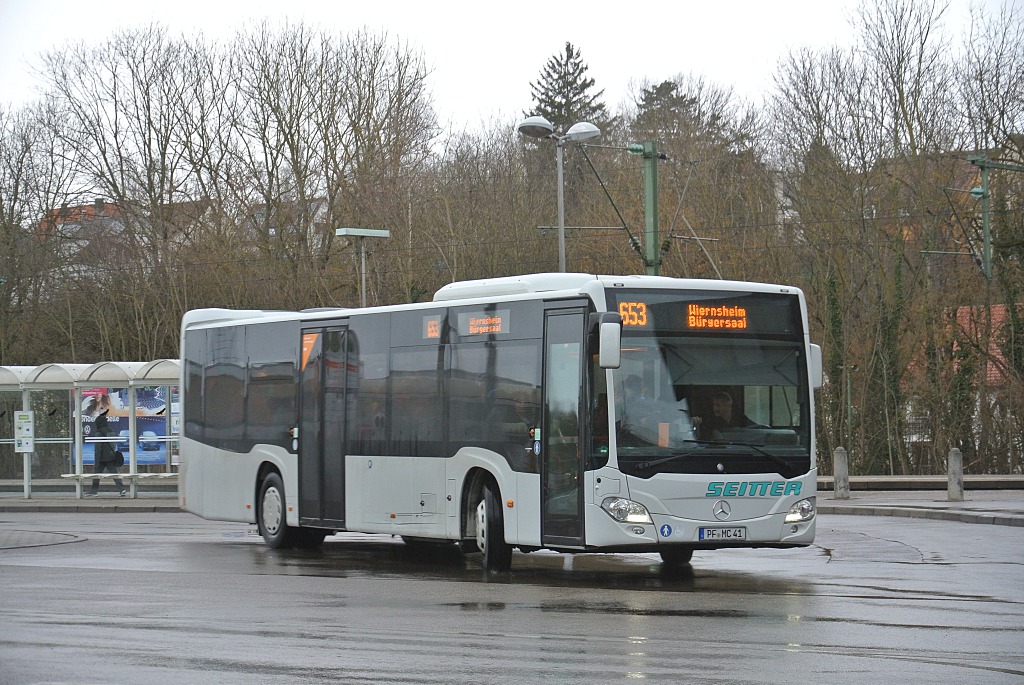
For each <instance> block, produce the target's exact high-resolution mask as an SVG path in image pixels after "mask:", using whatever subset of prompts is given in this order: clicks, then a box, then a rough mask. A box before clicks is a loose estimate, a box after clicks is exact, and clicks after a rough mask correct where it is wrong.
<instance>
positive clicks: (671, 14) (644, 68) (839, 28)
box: [0, 0, 1007, 127]
mask: <svg viewBox="0 0 1024 685" xmlns="http://www.w3.org/2000/svg"><path fill="white" fill-rule="evenodd" d="M970 1H971V0H950V11H949V13H948V14H947V18H946V24H947V28H948V31H949V33H950V34H952V35H954V36H959V35H960V34H961V33H962V30H961V28H960V27H962V26H965V25H966V21H967V19H966V17H967V11H968V6H969V3H970ZM1003 1H1007V0H974V2H975V3H977V2H985V4H986V5H987V6H989V7H991V8H998V6H999V5H1000V2H1003ZM856 7H857V1H856V0H718V1H717V2H714V1H711V2H709V1H708V0H700V1H699V2H698V1H695V0H666V1H654V2H644V1H642V0H641V1H640V2H635V1H634V2H622V3H610V2H591V3H583V2H574V3H544V2H536V0H534V1H532V2H529V1H525V0H512V1H511V2H487V1H486V0H475V1H473V2H465V1H462V0H459V1H448V2H446V1H445V0H435V1H434V2H428V1H427V0H408V1H407V0H369V1H367V0H359V1H358V2H355V1H352V0H342V1H338V0H335V1H332V0H317V1H313V2H311V1H307V0H283V1H282V0H278V1H277V2H266V1H264V0H249V1H248V2H237V1H235V0H202V1H197V0H160V2H159V4H157V3H154V2H151V1H147V0H89V2H82V1H81V0H0V102H2V103H6V104H8V105H21V104H24V103H26V102H29V101H30V100H31V99H32V97H33V93H34V88H36V87H37V86H38V83H37V82H36V81H35V80H34V79H33V77H32V75H31V73H32V66H33V65H35V64H38V62H39V59H38V55H39V53H41V52H44V51H47V50H50V49H53V48H60V47H62V46H64V45H66V44H67V43H68V42H69V41H81V40H84V41H89V42H99V41H101V40H103V39H104V38H105V37H106V36H108V35H110V33H111V32H112V31H113V30H115V29H116V28H121V27H134V26H140V25H145V24H149V23H158V24H162V25H164V26H166V27H168V28H169V29H170V30H171V31H172V32H174V33H184V34H188V35H192V34H196V33H200V32H201V33H203V34H204V35H206V36H207V37H209V38H227V37H230V36H231V35H232V34H233V33H234V32H235V31H236V30H237V29H239V28H242V27H244V26H246V24H247V23H252V22H259V21H263V20H267V21H269V22H271V23H272V24H274V25H278V24H283V23H284V22H285V21H302V22H304V23H306V24H308V25H310V26H313V27H316V28H322V29H325V30H330V31H339V32H346V33H347V32H350V31H354V30H357V29H360V28H364V27H365V28H369V29H371V30H374V31H380V30H383V31H386V32H387V33H388V34H389V35H390V36H392V37H394V38H397V39H401V40H403V41H407V42H408V43H409V45H410V46H411V47H413V48H414V49H417V50H421V51H422V53H423V55H424V57H425V59H426V61H427V64H428V65H430V66H431V67H432V69H433V74H432V76H431V89H432V92H433V95H434V98H435V102H436V105H437V110H438V113H439V115H440V117H441V119H442V121H445V122H451V123H453V124H454V125H455V126H456V127H461V126H463V125H468V126H471V127H476V126H477V125H479V124H481V123H483V122H491V121H493V120H496V119H508V120H509V122H510V123H509V125H510V126H513V125H515V123H516V121H517V120H518V118H519V117H520V115H521V114H522V112H523V110H525V109H527V108H528V107H529V106H530V102H531V98H530V86H529V84H530V81H535V80H536V79H537V77H538V75H539V74H540V71H541V69H542V67H543V66H544V64H545V62H547V60H548V59H549V58H550V57H551V56H552V55H554V54H555V53H557V52H559V51H561V50H562V49H563V48H564V45H565V42H566V41H569V42H571V43H572V44H573V45H575V46H576V47H578V48H579V49H580V50H581V54H582V58H583V61H584V62H585V63H586V64H587V65H588V66H589V74H590V76H591V77H593V78H594V79H596V81H597V87H598V88H603V89H604V91H605V96H604V100H605V103H606V104H607V105H608V106H609V108H611V109H613V110H614V109H617V108H618V106H619V105H620V104H621V103H622V102H623V101H624V99H625V98H627V96H628V95H629V94H630V93H631V91H632V89H633V88H634V87H635V85H636V84H637V83H639V82H640V81H642V80H644V79H648V80H650V81H652V82H660V81H662V80H665V79H668V78H672V77H673V76H676V75H677V74H690V73H692V74H694V75H699V76H703V77H704V78H706V79H707V80H709V81H711V82H712V83H715V84H718V85H722V86H731V87H733V88H734V89H735V90H736V91H737V92H738V93H739V94H740V95H742V96H744V97H747V98H750V99H756V98H758V97H759V95H760V94H761V93H762V92H763V91H764V90H766V89H767V88H768V87H769V86H770V85H771V76H772V73H773V72H774V70H775V65H776V63H777V60H778V59H779V57H781V56H783V55H784V54H786V53H787V52H788V51H790V50H792V49H795V48H799V47H810V48H823V47H826V46H829V45H833V44H840V45H848V44H849V42H850V41H851V40H852V38H851V34H852V31H851V28H850V23H849V18H850V16H851V15H852V14H853V11H854V9H855V8H856ZM552 11H556V12H563V14H553V13H551V12H552ZM990 11H992V10H990Z"/></svg>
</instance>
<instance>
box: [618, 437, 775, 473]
mask: <svg viewBox="0 0 1024 685" xmlns="http://www.w3.org/2000/svg"><path fill="white" fill-rule="evenodd" d="M683 442H688V443H691V444H694V445H700V446H702V447H704V446H710V447H746V448H749V449H752V450H754V451H755V452H757V453H758V454H759V455H761V456H762V457H765V458H766V459H768V461H770V462H772V463H773V464H775V465H776V466H781V467H783V468H785V469H786V470H789V469H791V468H793V465H792V464H790V463H789V462H788V461H786V460H785V459H783V458H782V457H780V456H778V455H775V454H772V453H771V452H766V451H765V450H763V449H761V448H760V447H758V446H757V445H752V444H750V443H747V442H730V441H728V440H684V441H683ZM697 453H698V451H697V450H685V451H683V452H676V453H675V454H672V455H670V456H667V457H662V458H661V459H654V460H653V461H642V462H640V463H639V464H637V468H640V469H650V468H654V467H655V466H658V465H660V464H665V463H667V462H670V461H673V460H675V459H680V458H682V457H690V456H693V455H694V454H697Z"/></svg>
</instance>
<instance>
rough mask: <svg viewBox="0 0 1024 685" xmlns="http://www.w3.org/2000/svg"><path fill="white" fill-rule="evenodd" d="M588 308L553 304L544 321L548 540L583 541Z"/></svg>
mask: <svg viewBox="0 0 1024 685" xmlns="http://www.w3.org/2000/svg"><path fill="white" fill-rule="evenodd" d="M584 317H585V312H584V310H583V309H580V308H571V309H568V308H563V309H550V310H548V311H547V312H546V314H545V322H544V418H543V421H542V422H541V430H542V431H543V436H542V437H543V440H542V451H541V459H540V466H541V507H542V509H543V511H542V512H541V537H542V539H543V542H544V544H545V545H551V546H566V547H578V546H582V545H583V461H582V454H581V452H580V449H581V445H582V443H581V441H580V430H581V427H582V423H581V421H580V405H581V403H580V397H581V394H582V388H583V361H584V360H583V356H584V355H583V351H584V347H583V341H584V336H583V333H584Z"/></svg>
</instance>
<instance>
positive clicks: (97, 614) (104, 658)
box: [0, 514, 1024, 683]
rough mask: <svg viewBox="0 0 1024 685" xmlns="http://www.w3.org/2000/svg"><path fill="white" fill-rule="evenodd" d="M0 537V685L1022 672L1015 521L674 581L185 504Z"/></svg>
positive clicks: (0, 526) (12, 526) (871, 542)
mask: <svg viewBox="0 0 1024 685" xmlns="http://www.w3.org/2000/svg"><path fill="white" fill-rule="evenodd" d="M982 532H983V533H984V534H985V538H984V544H979V538H978V537H977V536H978V535H979V534H980V533H982ZM33 534H39V535H43V534H45V535H50V536H55V537H53V538H51V539H52V540H58V539H60V540H66V539H67V538H68V537H69V536H71V537H74V538H75V539H77V540H78V542H74V543H69V544H46V545H44V546H38V545H37V546H31V545H30V544H28V543H30V542H31V540H32V539H33ZM12 535H16V536H20V539H21V540H22V541H23V542H25V543H26V544H25V545H3V544H0V574H2V577H3V580H4V586H3V587H4V590H3V606H4V609H3V611H4V621H3V622H2V623H0V652H2V653H3V655H4V656H3V658H2V659H0V682H5V683H7V682H10V683H37V682H132V683H170V682H174V683H178V682H217V683H253V682H266V683H307V682H357V683H358V682H367V683H370V682H373V683H378V682H396V683H451V682H459V683H461V682H465V683H492V682H502V683H520V682H522V683H534V682H557V683H592V682H601V681H622V680H649V681H660V682H706V683H725V682H729V683H733V682H744V683H776V682H782V681H785V680H794V679H797V680H798V679H803V678H810V677H814V678H816V679H821V678H826V679H827V682H829V683H863V682H866V681H871V680H876V681H879V682H893V681H899V682H901V683H918V682H920V683H926V682H927V683H937V682H952V681H963V682H986V683H990V682H1024V667H1022V666H1021V664H1022V663H1024V654H1022V653H1024V647H1022V646H1024V618H1022V616H1024V611H1022V608H1024V587H1022V584H1021V583H1020V577H1021V571H1022V570H1024V568H1022V567H1024V544H1022V542H1024V540H1022V532H1021V531H1020V529H1015V528H1010V527H998V526H978V525H975V526H971V525H967V524H955V523H939V522H926V521H910V520H900V519H892V518H887V519H885V520H882V519H872V518H868V517H831V518H829V519H828V520H827V521H822V522H821V523H819V540H818V545H817V546H815V547H812V548H808V549H802V550H771V549H766V550H737V551H717V552H705V553H699V552H698V554H697V555H695V557H694V561H693V564H692V565H691V566H690V567H689V568H687V569H685V570H684V571H682V572H675V573H670V572H667V571H666V570H665V569H664V567H663V566H662V564H661V562H660V559H659V558H658V557H657V556H655V555H623V554H619V555H589V554H582V555H576V556H563V555H558V554H553V553H547V552H536V553H533V554H519V553H517V554H516V555H515V558H514V560H513V566H512V571H511V572H509V573H506V574H497V575H495V574H487V573H485V572H484V571H483V569H482V568H481V565H480V559H479V555H477V554H462V552H461V551H460V550H459V549H458V548H457V547H456V546H454V545H447V546H433V545H407V544H405V543H403V542H402V541H401V540H400V539H398V538H393V537H390V536H359V535H347V534H340V535H337V536H333V537H332V538H329V539H328V542H326V543H325V544H324V546H323V547H322V548H321V549H319V550H288V551H281V550H271V549H268V548H267V547H265V546H264V545H263V544H262V541H261V540H260V539H259V538H258V537H257V536H255V535H253V534H252V533H251V531H250V530H249V529H248V528H247V527H246V526H239V525H238V524H223V523H214V522H207V521H201V520H199V519H196V518H194V517H191V516H188V515H185V514H181V515H177V514H156V515H148V516H147V515H123V514H122V515H98V514H95V515H92V514H91V515H86V516H81V515H79V516H75V515H71V514H68V515H57V514H47V515H39V514H36V515H32V516H29V515H21V514H16V515H8V516H7V517H6V519H5V520H3V521H0V542H2V541H3V540H4V539H9V538H11V536H12Z"/></svg>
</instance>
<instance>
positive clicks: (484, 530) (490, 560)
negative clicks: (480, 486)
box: [476, 483, 512, 572]
mask: <svg viewBox="0 0 1024 685" xmlns="http://www.w3.org/2000/svg"><path fill="white" fill-rule="evenodd" d="M476 546H477V548H479V550H480V552H481V553H482V554H483V555H484V568H485V569H486V570H487V571H490V572H503V571H508V570H509V569H510V568H512V546H511V545H509V544H507V543H506V542H505V520H504V515H503V513H502V510H501V498H500V497H499V496H498V487H497V486H496V485H494V484H493V483H488V484H487V485H485V486H484V492H483V498H482V499H481V500H480V503H479V504H478V505H477V507H476Z"/></svg>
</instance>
